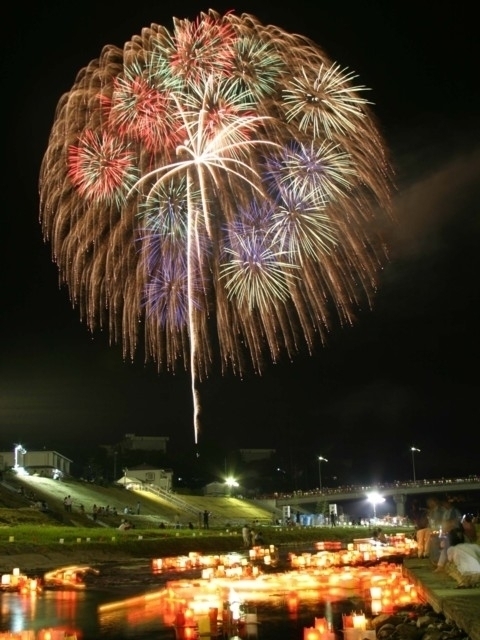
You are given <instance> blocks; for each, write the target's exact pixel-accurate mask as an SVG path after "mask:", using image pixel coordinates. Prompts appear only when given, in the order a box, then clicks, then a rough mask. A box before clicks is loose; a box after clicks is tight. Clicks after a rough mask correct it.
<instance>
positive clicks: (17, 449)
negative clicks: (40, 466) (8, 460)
mask: <svg viewBox="0 0 480 640" xmlns="http://www.w3.org/2000/svg"><path fill="white" fill-rule="evenodd" d="M13 451H14V455H15V465H14V468H15V469H17V468H18V467H19V466H20V465H19V464H18V454H21V455H22V456H24V455H25V454H26V453H27V450H26V449H24V447H23V446H22V445H21V444H17V445H15V449H14V450H13ZM22 462H23V459H22ZM22 466H23V465H22Z"/></svg>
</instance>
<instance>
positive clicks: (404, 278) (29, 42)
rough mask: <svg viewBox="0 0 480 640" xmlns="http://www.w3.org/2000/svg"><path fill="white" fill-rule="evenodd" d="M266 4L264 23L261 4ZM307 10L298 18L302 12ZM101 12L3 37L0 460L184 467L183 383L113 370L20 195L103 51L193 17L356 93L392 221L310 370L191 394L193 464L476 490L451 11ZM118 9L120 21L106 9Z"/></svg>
mask: <svg viewBox="0 0 480 640" xmlns="http://www.w3.org/2000/svg"><path fill="white" fill-rule="evenodd" d="M268 4H272V3H268ZM314 4H317V5H319V6H318V7H317V8H315V9H314V10H312V8H311V5H314ZM266 6H267V3H265V2H263V3H258V4H256V3H250V2H239V3H238V4H237V5H234V4H233V5H232V4H227V3H223V2H217V3H215V4H212V5H210V6H207V5H202V4H200V3H195V2H184V3H171V2H166V1H163V2H156V3H155V2H150V1H142V0H140V1H139V2H133V3H131V4H130V5H129V6H126V5H121V3H120V4H119V3H118V2H115V3H114V2H111V1H110V0H102V1H101V2H98V1H97V2H93V1H92V0H86V1H84V2H81V3H77V4H75V5H71V6H69V8H68V10H67V9H66V8H65V3H63V2H52V1H49V0H46V2H44V3H41V6H36V7H35V8H34V9H33V10H30V9H29V10H28V12H27V10H26V9H25V6H23V5H21V4H17V5H16V6H15V7H13V6H10V8H9V12H10V16H9V19H8V21H6V22H5V23H4V33H3V37H2V47H3V51H2V60H1V64H2V94H3V106H2V113H3V118H4V121H3V122H4V127H3V139H4V141H5V139H6V143H7V144H6V145H5V144H3V145H2V148H3V150H4V160H3V163H2V166H3V185H4V186H3V190H2V200H3V215H2V233H1V234H0V236H1V243H2V245H1V252H0V254H1V260H2V265H1V273H2V297H1V302H0V304H1V325H0V327H1V350H0V449H2V450H4V449H8V450H10V449H11V447H12V444H13V443H17V442H21V443H23V444H24V445H25V446H27V447H30V448H32V449H33V448H36V447H43V446H46V447H47V448H54V449H58V450H60V451H61V450H62V445H63V444H64V443H69V446H72V444H73V445H74V446H75V444H76V443H78V446H82V447H83V446H85V445H87V446H89V445H92V446H95V445H97V444H100V443H113V442H116V441H118V440H119V439H120V438H121V437H123V435H124V434H125V433H136V434H137V435H161V436H168V437H169V438H170V446H171V448H172V451H175V450H177V449H178V450H179V451H180V450H182V449H189V448H191V449H193V448H194V437H193V426H192V401H191V389H190V378H189V375H188V374H186V373H185V374H177V375H169V374H161V375H160V374H158V373H157V370H156V366H155V365H154V364H147V365H145V364H144V362H143V357H142V355H141V354H140V355H139V358H138V360H136V361H135V362H133V363H131V362H124V360H123V357H122V351H121V347H120V346H111V345H110V344H109V336H108V335H107V334H102V333H95V334H93V335H92V334H90V332H89V331H88V329H87V328H86V326H84V325H83V324H81V322H80V320H79V313H78V311H77V310H75V309H72V306H71V304H70V302H69V297H68V291H67V290H66V289H65V288H63V287H62V288H60V287H59V284H58V274H57V268H56V266H55V265H54V264H53V263H52V260H51V250H50V246H49V245H47V244H45V243H44V241H43V238H42V233H41V228H40V224H39V220H38V216H39V202H38V176H39V170H40V163H41V160H42V157H43V154H44V153H45V151H46V148H47V144H48V137H49V133H50V129H51V126H52V124H53V119H54V114H55V108H56V105H57V102H58V100H59V99H60V97H61V95H62V94H63V93H64V92H66V91H69V90H70V88H71V87H72V85H73V83H74V80H75V77H76V74H77V72H78V71H79V70H80V69H81V68H82V67H84V66H86V65H87V64H88V63H89V62H90V60H92V59H93V58H96V57H98V55H99V54H100V52H101V50H102V48H103V46H104V45H107V44H114V45H117V46H119V47H123V45H124V43H125V42H126V41H128V40H130V39H131V37H132V36H133V35H135V34H139V33H140V32H141V29H142V28H143V27H145V26H149V25H150V24H151V23H157V24H163V25H165V26H167V27H168V28H171V26H172V21H171V19H172V16H176V17H178V18H192V19H193V18H195V17H196V16H197V15H198V13H199V12H200V11H207V10H208V9H209V8H210V7H211V8H213V9H216V10H217V11H219V12H221V13H223V12H224V11H226V10H230V9H232V10H234V11H235V13H237V14H239V15H240V14H241V13H244V12H245V13H251V14H253V15H255V16H256V17H257V18H258V19H259V20H260V21H262V22H263V23H265V24H274V25H277V26H279V27H281V28H282V29H285V30H286V31H289V32H297V33H301V34H304V35H306V36H308V37H310V38H311V39H313V40H314V41H315V42H317V43H318V44H319V45H320V46H321V47H322V48H323V49H324V50H325V52H326V53H327V54H328V55H329V57H330V58H331V59H332V60H335V61H337V62H338V63H339V64H340V65H341V66H342V67H347V68H349V69H351V70H353V71H355V72H356V73H357V74H358V79H357V81H358V82H359V84H363V85H366V86H367V87H369V88H370V89H371V91H370V92H369V95H368V98H369V100H371V101H372V102H373V103H374V105H373V111H374V114H375V116H376V118H377V120H378V122H379V126H380V130H381V132H382V134H383V135H384V137H385V140H386V143H387V146H388V148H389V152H390V155H391V160H392V164H393V167H394V170H395V182H396V193H395V196H394V208H395V215H396V219H397V226H396V228H395V233H394V234H393V237H392V238H391V242H390V261H389V263H388V265H387V266H386V268H385V270H384V272H383V274H382V275H381V279H380V287H379V290H378V294H377V296H376V298H375V301H374V307H373V309H372V310H368V309H364V310H362V311H360V312H359V314H358V318H357V322H356V323H355V325H354V326H353V327H351V328H346V327H343V328H342V327H335V328H334V329H333V330H332V331H331V335H330V339H329V341H328V343H327V345H326V346H321V345H318V348H317V351H316V353H315V354H314V355H313V356H308V355H306V354H299V356H298V358H295V359H294V360H293V361H292V362H289V361H285V362H280V363H278V364H276V365H271V366H270V367H268V369H267V371H266V372H265V374H264V375H263V376H262V377H258V376H255V375H254V374H253V373H252V374H251V375H247V376H245V377H244V379H243V380H240V379H238V378H235V377H233V376H226V377H223V378H222V377H221V376H220V373H219V368H218V367H217V368H216V369H215V367H214V369H213V373H212V375H211V378H210V380H209V381H207V382H205V383H204V384H202V385H201V387H200V395H201V404H202V431H201V434H200V442H199V447H200V448H202V447H204V448H208V447H214V448H215V450H217V449H218V450H219V451H221V450H222V449H225V450H231V449H235V448H237V447H244V448H255V447H266V448H273V449H278V450H281V451H283V452H285V456H286V459H288V460H289V461H290V463H292V460H293V463H292V464H294V465H295V466H296V467H300V468H302V467H304V468H305V469H310V472H309V473H310V474H311V483H312V484H315V478H316V476H315V473H316V471H315V470H316V469H317V466H316V464H317V463H316V460H317V456H318V455H322V456H324V457H325V458H327V459H328V461H329V462H328V463H324V465H323V469H322V475H323V482H324V484H325V485H328V484H330V483H334V482H335V483H341V484H343V483H347V482H377V481H378V482H381V481H384V482H387V481H391V480H395V479H400V480H408V479H410V478H411V476H412V458H411V452H410V447H411V446H412V445H414V446H416V447H418V448H419V449H420V450H421V451H420V452H419V453H417V454H416V459H415V462H416V471H417V477H428V478H434V477H439V476H449V477H451V476H465V475H469V474H478V473H480V463H479V460H480V456H479V453H478V451H479V450H478V441H479V435H480V411H479V402H478V398H479V374H478V369H479V367H478V357H477V355H478V326H479V311H478V309H479V303H480V300H479V284H478V278H479V273H480V264H479V254H480V252H479V248H478V247H479V240H480V234H479V226H480V216H479V206H478V203H479V196H480V135H479V134H480V118H479V117H478V111H479V98H480V96H479V83H478V61H479V59H480V58H479V53H480V52H479V47H478V35H477V32H476V31H474V30H476V20H475V18H474V16H473V15H472V14H471V13H470V9H467V6H469V5H467V3H463V2H456V3H453V2H445V3H441V5H438V4H437V5H432V4H431V3H426V2H420V3H419V2H416V3H413V2H390V3H386V4H383V5H378V3H358V2H346V3H345V2H344V3H332V2H329V3H326V2H323V3H313V2H310V0H297V1H296V2H294V3H292V4H291V5H287V6H284V7H283V8H280V7H277V8H276V9H273V8H270V9H266V8H265V7H266ZM120 7H122V8H120Z"/></svg>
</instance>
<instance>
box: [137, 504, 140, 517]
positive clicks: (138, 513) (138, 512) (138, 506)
mask: <svg viewBox="0 0 480 640" xmlns="http://www.w3.org/2000/svg"><path fill="white" fill-rule="evenodd" d="M139 515H140V502H137V516H139Z"/></svg>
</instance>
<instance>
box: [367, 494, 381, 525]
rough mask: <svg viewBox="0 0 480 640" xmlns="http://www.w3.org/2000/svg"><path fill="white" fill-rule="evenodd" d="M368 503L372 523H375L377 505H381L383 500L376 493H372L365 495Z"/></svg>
mask: <svg viewBox="0 0 480 640" xmlns="http://www.w3.org/2000/svg"><path fill="white" fill-rule="evenodd" d="M367 498H368V501H369V502H370V503H371V505H372V507H373V522H376V520H377V504H381V503H382V502H385V498H384V497H383V496H381V495H380V494H379V493H377V492H376V491H373V492H372V493H369V494H368V495H367Z"/></svg>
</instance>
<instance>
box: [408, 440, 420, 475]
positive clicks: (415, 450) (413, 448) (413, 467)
mask: <svg viewBox="0 0 480 640" xmlns="http://www.w3.org/2000/svg"><path fill="white" fill-rule="evenodd" d="M410 451H411V452H412V469H413V481H414V482H416V481H417V476H416V474H415V453H416V452H417V451H418V453H420V449H417V447H410Z"/></svg>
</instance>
